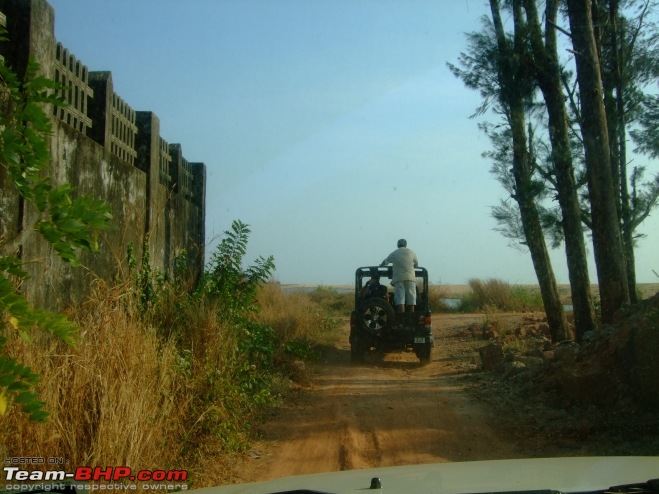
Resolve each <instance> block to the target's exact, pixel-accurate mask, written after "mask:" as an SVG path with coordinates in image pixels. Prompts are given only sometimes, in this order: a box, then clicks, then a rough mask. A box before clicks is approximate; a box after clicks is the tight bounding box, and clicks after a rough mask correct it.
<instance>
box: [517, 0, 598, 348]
mask: <svg viewBox="0 0 659 494" xmlns="http://www.w3.org/2000/svg"><path fill="white" fill-rule="evenodd" d="M524 9H525V10H526V16H527V19H528V26H529V33H530V35H531V47H532V49H533V56H534V58H535V63H534V67H535V75H536V78H537V80H538V84H539V86H540V89H541V91H542V95H543V97H544V99H545V103H546V105H547V113H548V116H549V139H550V141H551V146H552V161H553V165H554V172H555V174H556V192H557V194H558V203H559V205H560V208H561V214H562V217H563V221H562V226H563V232H564V234H565V254H566V258H567V266H568V273H569V278H570V288H571V291H572V305H573V314H574V324H575V332H576V338H577V340H579V341H580V340H581V339H582V336H583V334H584V333H586V332H587V331H592V330H594V329H596V328H597V322H596V317H595V309H594V307H593V301H592V296H591V292H590V276H589V274H588V262H587V259H586V246H585V242H584V236H583V231H582V227H581V212H580V207H579V196H578V193H577V186H576V181H575V178H574V167H573V164H572V151H571V149H570V135H569V129H568V116H567V110H566V108H565V98H564V95H563V89H562V84H561V73H560V65H559V61H558V51H557V44H556V31H555V28H554V27H553V25H552V24H556V15H557V12H558V2H557V0H547V2H546V7H545V18H546V26H545V40H546V41H545V43H544V44H543V41H542V31H541V29H540V21H539V16H538V11H537V8H536V5H535V0H524Z"/></svg>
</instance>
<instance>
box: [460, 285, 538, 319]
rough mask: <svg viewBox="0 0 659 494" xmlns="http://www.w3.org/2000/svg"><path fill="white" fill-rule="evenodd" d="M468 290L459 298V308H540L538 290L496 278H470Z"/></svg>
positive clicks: (512, 309) (515, 309)
mask: <svg viewBox="0 0 659 494" xmlns="http://www.w3.org/2000/svg"><path fill="white" fill-rule="evenodd" d="M468 283H469V288H470V290H469V291H468V292H467V293H466V294H465V295H463V296H462V297H461V298H460V304H459V310H461V311H463V312H471V311H477V310H485V311H492V310H500V311H533V310H542V309H543V304H542V297H541V296H540V292H539V291H538V290H534V289H533V288H530V287H525V286H519V285H511V284H510V283H508V282H506V281H502V280H498V279H494V278H492V279H489V280H486V281H483V280H480V279H477V278H472V279H470V280H469V282H468Z"/></svg>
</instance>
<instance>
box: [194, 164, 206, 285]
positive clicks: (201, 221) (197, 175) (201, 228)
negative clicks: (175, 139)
mask: <svg viewBox="0 0 659 494" xmlns="http://www.w3.org/2000/svg"><path fill="white" fill-rule="evenodd" d="M191 166H192V203H193V204H194V205H195V206H197V208H198V211H199V214H198V216H197V232H198V238H197V239H196V243H197V245H198V246H199V250H198V253H197V263H198V265H197V269H198V272H199V274H200V275H201V273H202V272H203V269H204V264H205V263H206V258H205V254H204V253H205V248H204V247H205V244H206V165H205V164H204V163H191Z"/></svg>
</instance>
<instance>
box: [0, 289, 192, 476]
mask: <svg viewBox="0 0 659 494" xmlns="http://www.w3.org/2000/svg"><path fill="white" fill-rule="evenodd" d="M121 305H122V304H121V303H120V299H119V297H116V296H112V294H111V293H108V291H107V290H106V289H103V288H99V287H97V289H96V291H95V293H94V295H93V296H92V298H91V300H90V301H89V302H88V303H87V304H86V305H85V306H83V307H81V308H80V310H78V311H77V312H76V314H75V317H74V320H75V321H76V322H77V323H78V325H79V327H80V329H81V330H80V340H79V342H78V344H77V345H76V346H75V347H68V346H66V345H64V344H62V343H59V342H54V341H52V340H50V339H49V338H41V339H40V341H37V342H35V343H34V344H26V343H25V342H24V341H22V340H20V339H19V338H13V339H11V340H10V342H9V343H8V350H9V351H10V352H11V353H12V354H14V355H15V356H19V357H20V358H21V359H22V361H23V362H25V363H26V364H28V365H29V366H31V367H32V368H33V369H34V370H35V371H36V372H37V373H38V374H39V376H40V377H41V382H40V386H39V394H40V398H41V399H42V400H44V401H46V402H47V403H48V409H49V411H50V414H51V417H50V421H49V423H48V424H35V423H31V422H29V421H28V420H27V418H26V417H25V415H24V414H21V413H17V410H16V408H15V407H12V409H11V411H10V413H8V414H7V415H6V416H4V417H2V418H0V431H2V432H0V448H2V449H0V451H1V452H2V453H3V454H4V457H12V456H14V457H15V456H55V457H61V458H64V459H66V460H68V461H69V462H70V465H131V466H132V467H133V468H139V469H148V468H163V466H170V465H174V463H175V462H176V459H177V451H176V448H168V447H167V445H168V443H170V442H171V441H172V439H173V437H174V436H175V435H176V434H177V433H178V432H180V430H181V427H182V426H183V423H184V419H185V416H184V413H185V410H186V409H187V406H186V401H187V400H189V398H188V397H186V395H185V392H184V391H185V390H184V383H183V382H181V380H180V379H178V378H177V375H176V372H175V370H174V369H175V368H176V359H177V352H176V349H175V348H174V347H173V345H171V344H168V343H166V342H162V341H159V340H158V338H157V336H156V334H155V331H154V330H152V329H150V328H144V327H141V326H140V325H139V324H138V323H137V322H136V321H135V320H131V318H129V317H128V316H126V313H125V311H124V310H123V308H122V306H121Z"/></svg>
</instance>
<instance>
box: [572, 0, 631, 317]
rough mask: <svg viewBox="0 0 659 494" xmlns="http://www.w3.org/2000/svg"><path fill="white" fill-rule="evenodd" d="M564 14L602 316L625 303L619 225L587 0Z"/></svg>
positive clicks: (626, 294)
mask: <svg viewBox="0 0 659 494" xmlns="http://www.w3.org/2000/svg"><path fill="white" fill-rule="evenodd" d="M567 4H568V16H569V19H570V28H571V31H572V46H573V48H574V52H575V59H576V67H577V82H578V84H579V94H580V98H581V107H582V111H581V115H582V122H581V129H582V135H583V140H584V152H585V158H586V171H587V177H588V191H589V195H590V207H591V218H592V232H593V248H594V249H593V250H594V253H595V264H596V266H597V277H598V282H599V288H600V298H601V303H602V321H603V322H605V323H610V322H612V321H613V316H614V314H615V312H616V311H617V310H618V309H620V308H621V307H622V306H623V304H626V303H629V290H628V285H627V274H626V268H625V261H624V255H623V250H622V241H621V237H620V224H619V222H618V214H617V210H616V201H615V196H614V187H613V178H612V173H611V157H610V154H609V139H608V129H607V124H606V113H605V110H604V100H603V92H602V81H601V77H600V64H599V57H598V55H597V51H596V44H595V37H594V31H593V22H592V15H591V9H590V1H589V0H568V2H567Z"/></svg>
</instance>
